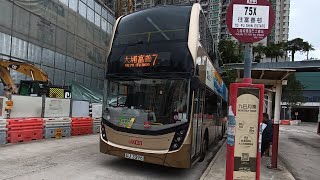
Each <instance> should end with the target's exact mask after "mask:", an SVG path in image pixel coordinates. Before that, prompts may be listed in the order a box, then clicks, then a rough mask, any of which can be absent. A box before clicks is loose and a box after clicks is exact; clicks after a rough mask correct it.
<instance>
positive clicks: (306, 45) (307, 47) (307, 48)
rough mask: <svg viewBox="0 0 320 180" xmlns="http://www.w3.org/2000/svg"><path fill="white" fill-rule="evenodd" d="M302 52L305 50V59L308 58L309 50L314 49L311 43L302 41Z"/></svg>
mask: <svg viewBox="0 0 320 180" xmlns="http://www.w3.org/2000/svg"><path fill="white" fill-rule="evenodd" d="M302 49H303V51H304V52H307V60H309V51H314V50H315V49H314V47H313V45H312V44H310V43H308V42H307V41H306V42H303V47H302Z"/></svg>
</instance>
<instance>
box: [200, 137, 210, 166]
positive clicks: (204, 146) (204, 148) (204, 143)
mask: <svg viewBox="0 0 320 180" xmlns="http://www.w3.org/2000/svg"><path fill="white" fill-rule="evenodd" d="M207 146H208V142H207V138H204V139H203V141H202V145H201V155H200V159H199V162H202V161H203V160H204V158H205V157H206V153H207V149H208V147H207Z"/></svg>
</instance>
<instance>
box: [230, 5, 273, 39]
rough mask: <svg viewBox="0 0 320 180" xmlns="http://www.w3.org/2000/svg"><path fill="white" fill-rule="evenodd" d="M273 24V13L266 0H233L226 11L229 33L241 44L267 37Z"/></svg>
mask: <svg viewBox="0 0 320 180" xmlns="http://www.w3.org/2000/svg"><path fill="white" fill-rule="evenodd" d="M273 24H274V12H273V9H272V6H271V4H270V2H269V1H268V0H233V1H232V3H231V4H230V5H229V8H228V11H227V25H228V28H229V31H230V33H231V34H232V35H233V37H235V38H236V39H238V40H239V41H240V42H243V43H254V42H258V41H260V40H262V39H264V38H265V37H267V36H268V35H269V34H270V33H271V30H272V27H273Z"/></svg>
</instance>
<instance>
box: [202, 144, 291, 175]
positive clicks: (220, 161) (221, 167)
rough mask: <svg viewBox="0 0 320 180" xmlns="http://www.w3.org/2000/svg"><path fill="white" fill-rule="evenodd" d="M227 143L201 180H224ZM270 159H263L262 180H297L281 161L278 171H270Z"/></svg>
mask: <svg viewBox="0 0 320 180" xmlns="http://www.w3.org/2000/svg"><path fill="white" fill-rule="evenodd" d="M226 153H227V145H226V143H225V144H224V145H223V146H222V148H221V149H220V150H219V152H218V153H217V154H216V156H215V158H214V159H213V160H212V161H211V163H210V164H209V166H208V168H207V169H206V170H205V172H204V173H203V174H202V176H201V177H200V180H223V179H225V174H226ZM270 162H271V160H270V157H263V158H262V160H261V173H260V179H261V180H274V179H275V180H294V179H295V178H294V177H293V176H292V174H291V173H290V172H289V171H288V170H287V168H286V167H285V166H284V165H283V163H282V162H281V161H278V169H276V170H274V169H268V168H267V165H268V164H270Z"/></svg>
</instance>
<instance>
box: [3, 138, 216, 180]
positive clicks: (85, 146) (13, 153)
mask: <svg viewBox="0 0 320 180" xmlns="http://www.w3.org/2000/svg"><path fill="white" fill-rule="evenodd" d="M98 140H99V137H98V135H87V136H78V137H70V138H64V139H58V140H55V139H50V140H42V141H34V142H28V143H20V144H7V145H1V146H0V179H18V180H20V179H21V180H26V179H30V180H38V179H40V180H49V179H61V180H62V179H68V180H70V179H77V180H80V179H83V180H91V179H108V180H109V179H111V180H113V179H114V180H140V179H159V180H160V179H166V180H167V179H175V180H176V179H183V180H189V179H190V180H195V179H199V178H200V176H201V175H202V173H203V172H204V171H205V169H206V167H207V166H208V164H209V163H210V160H211V159H212V157H213V155H214V154H215V153H216V152H217V150H218V146H217V145H216V146H213V147H212V148H211V150H210V152H209V154H208V156H207V158H206V159H205V161H203V162H202V163H197V164H196V165H195V166H194V167H193V168H192V169H190V170H186V169H174V168H167V167H163V166H159V165H153V164H147V163H143V162H137V161H133V160H128V159H122V158H118V157H114V156H109V155H105V154H101V153H100V152H99V144H98V142H99V141H98ZM218 144H219V145H221V144H222V141H221V142H219V143H218Z"/></svg>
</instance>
